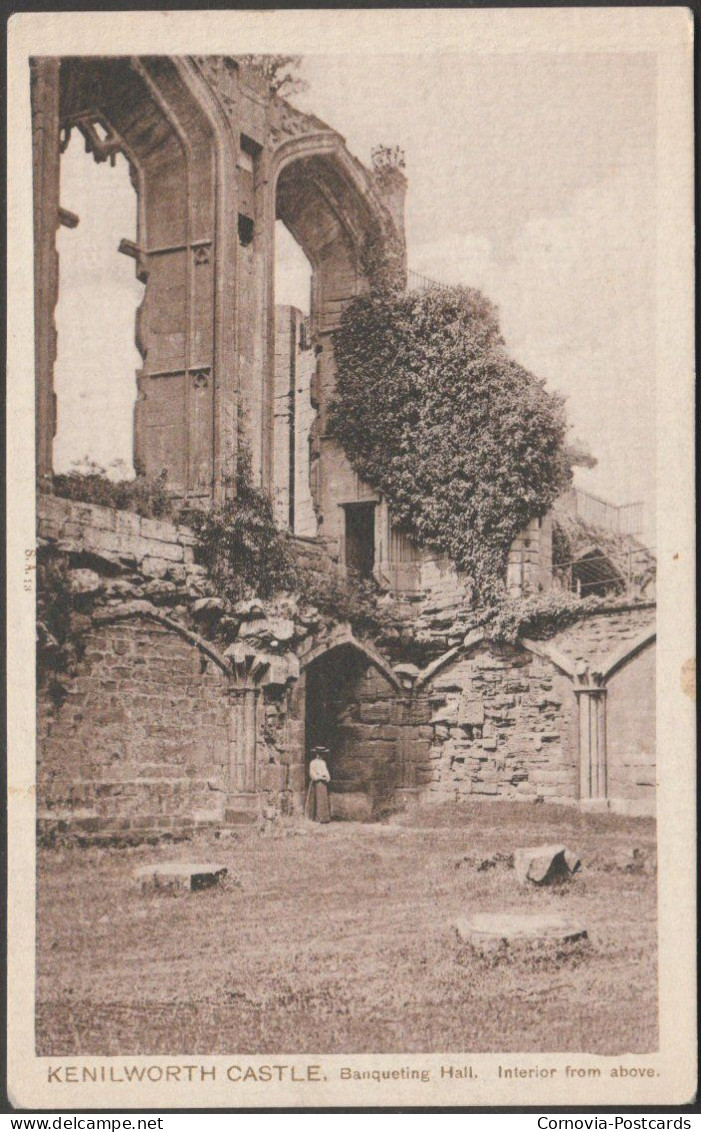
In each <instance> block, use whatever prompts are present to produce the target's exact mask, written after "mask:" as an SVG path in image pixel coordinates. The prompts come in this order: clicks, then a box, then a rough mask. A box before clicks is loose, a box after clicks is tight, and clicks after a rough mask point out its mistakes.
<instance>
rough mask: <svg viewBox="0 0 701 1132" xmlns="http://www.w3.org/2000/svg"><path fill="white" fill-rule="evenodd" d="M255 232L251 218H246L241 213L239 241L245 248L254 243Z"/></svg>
mask: <svg viewBox="0 0 701 1132" xmlns="http://www.w3.org/2000/svg"><path fill="white" fill-rule="evenodd" d="M253 230H254V224H253V220H252V219H251V217H250V216H244V215H243V213H242V212H239V241H240V242H241V243H242V244H243V246H244V247H247V246H248V244H251V243H253Z"/></svg>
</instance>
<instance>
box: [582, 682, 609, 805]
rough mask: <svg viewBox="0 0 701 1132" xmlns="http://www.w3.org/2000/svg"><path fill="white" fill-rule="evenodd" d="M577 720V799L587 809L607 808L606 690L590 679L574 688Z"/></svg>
mask: <svg viewBox="0 0 701 1132" xmlns="http://www.w3.org/2000/svg"><path fill="white" fill-rule="evenodd" d="M574 693H575V695H576V697H577V705H578V721H579V799H580V802H581V803H582V804H583V805H584V806H585V807H586V808H588V809H598V808H601V809H607V808H608V781H607V769H606V689H605V688H602V687H601V686H600V685H598V684H594V683H592V682H589V681H588V682H586V683H582V684H580V685H579V686H577V687H575V689H574Z"/></svg>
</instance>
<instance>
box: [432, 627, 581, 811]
mask: <svg viewBox="0 0 701 1132" xmlns="http://www.w3.org/2000/svg"><path fill="white" fill-rule="evenodd" d="M426 693H427V697H428V702H429V705H430V709H431V714H430V724H431V728H432V743H431V748H430V751H429V759H430V762H431V782H430V786H429V791H428V795H429V799H430V800H432V801H444V800H445V799H446V798H454V797H464V796H468V795H475V796H488V797H500V798H510V799H526V800H533V799H534V798H536V797H542V798H544V799H547V800H548V801H557V802H573V801H575V800H576V798H577V791H578V780H577V766H578V759H577V741H576V722H575V713H576V704H575V698H574V694H573V689H572V683H571V681H570V680H569V679H568V678H567V677H566V676H564V675H562V674H561V673H560V672H558V670H557V669H556V668H555V666H554V665H553V664H552V662H550V661H549V660H546V659H543V658H541V657H538V656H534V655H533V654H532V653H530V652H528V651H527V650H525V649H520V648H512V647H510V646H496V645H493V644H487V643H483V644H480V645H478V646H477V647H476V648H474V649H472V650H470V652H469V653H468V654H467V655H459V656H458V657H456V658H455V660H454V661H453V662H452V663H451V664H449V665H447V666H446V667H445V668H442V669H441V670H440V671H439V672H437V674H436V675H435V676H434V677H433V678H432V679H431V680H430V681H429V682H428V684H427V687H426Z"/></svg>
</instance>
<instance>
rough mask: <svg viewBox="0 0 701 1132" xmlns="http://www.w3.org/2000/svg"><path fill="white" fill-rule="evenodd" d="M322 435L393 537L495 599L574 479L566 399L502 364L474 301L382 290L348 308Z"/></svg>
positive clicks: (337, 339) (466, 292) (452, 292)
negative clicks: (516, 543)
mask: <svg viewBox="0 0 701 1132" xmlns="http://www.w3.org/2000/svg"><path fill="white" fill-rule="evenodd" d="M334 351H335V357H336V362H337V367H338V372H337V388H336V397H335V400H334V402H333V404H332V406H331V427H332V429H333V431H334V434H335V436H336V437H337V438H338V440H339V441H340V443H341V444H342V446H343V448H344V450H345V452H346V454H347V456H348V458H349V460H350V462H351V464H352V466H353V468H354V470H355V471H356V472H358V474H359V475H360V476H362V478H363V479H364V480H365V481H366V482H367V483H369V484H370V485H371V486H372V487H373V488H375V489H376V490H377V491H379V492H381V493H382V494H383V495H384V496H385V497H386V499H387V500H388V502H389V505H390V507H391V509H392V514H393V516H394V519H395V521H396V522H397V524H398V526H399V528H400V529H401V530H403V531H406V532H407V533H409V534H410V535H411V536H412V537H413V538H414V539H415V540H416V542H417V543H418V544H419V545H424V546H428V547H430V548H432V549H433V550H435V551H437V552H438V553H439V554H442V555H446V556H447V557H448V558H450V559H451V561H452V562H453V563H454V564H455V565H456V566H457V567H458V569H459V570H461V571H463V572H464V573H465V574H466V575H468V576H469V578H470V579H471V581H472V585H473V597H474V600H475V601H477V602H478V603H479V604H482V605H488V604H489V603H490V602H493V601H495V600H501V598H502V597H503V593H504V577H505V572H506V562H507V555H508V550H509V547H510V545H511V542H512V541H513V539H514V538H515V536H516V535H517V534H518V533H519V531H521V530H522V529H523V528H524V527H525V526H526V525H527V523H528V522H530V520H531V519H534V518H536V517H539V516H542V515H544V514H545V512H546V511H547V510H548V508H549V507H550V506H551V504H552V503H553V502H554V500H555V499H556V498H557V496H558V495H559V494H560V493H561V492H562V491H563V490H564V489H565V488H566V487H567V486H568V485H569V483H570V481H571V463H572V461H571V454H570V453H569V452H568V449H567V445H566V433H567V423H566V419H565V411H564V402H563V399H562V398H561V397H560V396H559V395H557V394H553V393H550V392H548V391H547V390H546V389H545V385H544V382H543V381H541V380H539V379H538V378H536V377H535V376H534V375H533V374H531V373H529V372H528V371H527V370H525V369H524V368H523V367H522V366H520V365H518V364H517V363H516V362H515V361H513V360H512V359H511V358H510V357H509V356H508V354H507V353H506V350H505V348H504V343H503V339H502V337H501V334H500V330H499V324H498V320H497V313H496V310H495V308H494V307H493V305H492V304H491V303H490V302H489V301H488V300H487V299H486V298H484V296H482V295H481V294H480V293H479V292H478V291H475V290H472V289H470V288H466V287H457V286H456V287H442V286H441V287H439V286H436V287H434V288H431V289H429V290H426V291H413V292H412V291H410V292H399V291H398V290H392V289H380V290H377V291H375V292H373V293H371V294H370V295H364V296H361V297H359V298H357V299H355V300H354V301H353V302H352V303H351V304H349V306H348V307H347V308H346V309H345V311H344V313H343V315H342V318H341V323H340V326H339V328H338V330H337V331H336V333H335V335H334Z"/></svg>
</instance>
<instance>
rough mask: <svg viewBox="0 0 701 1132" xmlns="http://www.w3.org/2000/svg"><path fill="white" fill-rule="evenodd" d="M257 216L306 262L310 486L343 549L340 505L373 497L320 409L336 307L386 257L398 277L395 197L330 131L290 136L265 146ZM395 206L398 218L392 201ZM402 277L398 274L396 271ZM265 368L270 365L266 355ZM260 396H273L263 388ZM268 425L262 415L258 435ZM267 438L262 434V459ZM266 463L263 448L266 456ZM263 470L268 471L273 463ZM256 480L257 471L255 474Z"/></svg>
mask: <svg viewBox="0 0 701 1132" xmlns="http://www.w3.org/2000/svg"><path fill="white" fill-rule="evenodd" d="M266 182H267V185H266V192H267V200H266V214H267V216H268V218H269V219H268V222H269V223H273V224H274V221H275V220H276V219H279V220H281V221H282V222H283V224H284V225H285V227H286V228H287V229H288V231H289V232H290V233H291V235H292V236H293V238H294V240H295V241H296V242H297V244H298V245H299V246H300V248H301V249H302V251H303V252H304V254H305V256H306V257H307V259H308V260H309V263H310V264H311V267H312V287H311V313H310V331H311V338H312V340H313V344H314V349H315V352H316V373H315V377H314V379H313V383H312V401H313V404H314V406H315V408H316V411H317V416H316V420H315V422H314V423H313V425H312V429H311V437H310V442H311V450H310V457H311V464H310V480H311V494H312V499H313V504H314V509H315V511H316V514H317V517H318V518H319V519H320V520H321V522H323V535H324V537H325V538H327V539H329V540H330V541H332V542H333V543H335V546H336V549H337V550H338V551H339V552H340V553H341V554H342V553H343V549H344V542H343V540H344V528H345V515H344V512H343V511H342V505H344V504H347V503H353V502H357V501H360V500H361V499H365V498H366V497H369V498H370V499H374V498H376V497H375V496H374V494H373V493H372V492H370V491H369V489H367V488H366V487H365V486H364V485H362V484H361V483H360V482H359V480H358V477H357V476H356V475H355V474H354V473H353V472H352V470H351V469H350V467H349V465H348V463H347V461H346V459H345V457H344V454H343V452H342V451H341V449H340V447H339V446H338V445H337V443H336V442H335V440H334V439H333V437H332V436H331V435H329V432H328V409H329V405H330V403H331V400H332V398H333V394H334V390H335V382H336V366H335V361H334V356H333V340H332V335H333V331H334V330H335V329H336V327H337V326H338V323H339V320H340V317H341V314H342V312H343V309H344V307H345V306H346V305H347V304H348V302H349V301H350V300H352V299H353V298H354V297H355V296H357V295H359V294H362V293H363V292H364V291H367V290H368V289H369V288H370V286H371V285H372V284H373V282H375V281H376V280H377V279H378V278H379V274H380V273H381V272H382V271H383V270H384V269H385V267H386V265H387V264H388V263H391V264H393V265H394V268H395V269H396V271H397V272H398V274H399V276H402V273H403V272H405V262H404V245H403V192H404V189H405V184H404V182H403V181H402V183H401V184H400V185H398V186H395V191H396V192H397V197H398V198H401V200H400V201H399V203H397V201H396V200H390V199H389V197H384V196H383V194H382V193H381V192H380V191H379V188H378V186H377V184H376V183H375V180H374V178H373V176H372V175H371V174H369V173H368V171H367V170H365V169H364V168H363V167H362V166H361V165H360V163H359V162H357V161H356V160H355V159H354V158H353V157H352V156H351V154H350V153H349V152H348V150H347V149H346V147H345V144H344V142H343V139H342V138H340V137H339V135H337V134H335V133H333V131H330V130H328V129H327V130H323V131H322V130H318V131H316V132H311V133H309V134H303V135H301V136H297V137H292V138H289V139H287V140H286V141H284V142H283V143H282V144H280V145H279V146H278V148H277V149H276V150H275V151H274V153H273V155H272V157H271V159H270V164H269V168H268V171H267V176H266ZM393 206H394V207H396V208H397V216H399V215H400V214H401V223H400V224H399V225H398V224H397V217H395V216H394V215H393V214H392V211H391V208H392V207H393ZM402 277H403V276H402ZM274 302H275V297H274V285H273V270H272V265H271V268H270V270H269V273H268V305H269V316H268V329H267V341H268V356H269V358H271V359H272V357H273V355H274V348H275V342H274ZM268 370H269V371H271V370H272V364H271V363H269V365H268ZM267 398H268V402H269V403H270V404H272V398H271V396H270V394H269V393H268V394H267ZM272 433H273V425H272V420H271V419H270V417H269V416H268V423H267V435H268V437H269V438H270V437H271V436H272ZM270 451H271V444H270V440H268V442H267V445H266V441H265V438H264V439H263V442H262V458H263V467H264V469H265V466H266V456H265V453H266V452H270ZM267 462H268V466H269V467H271V468H272V466H273V463H274V461H273V457H272V454H271V456H270V457H269V458H268V461H267ZM271 474H275V473H274V471H273V472H272V473H271ZM263 482H265V477H264V474H263Z"/></svg>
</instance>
